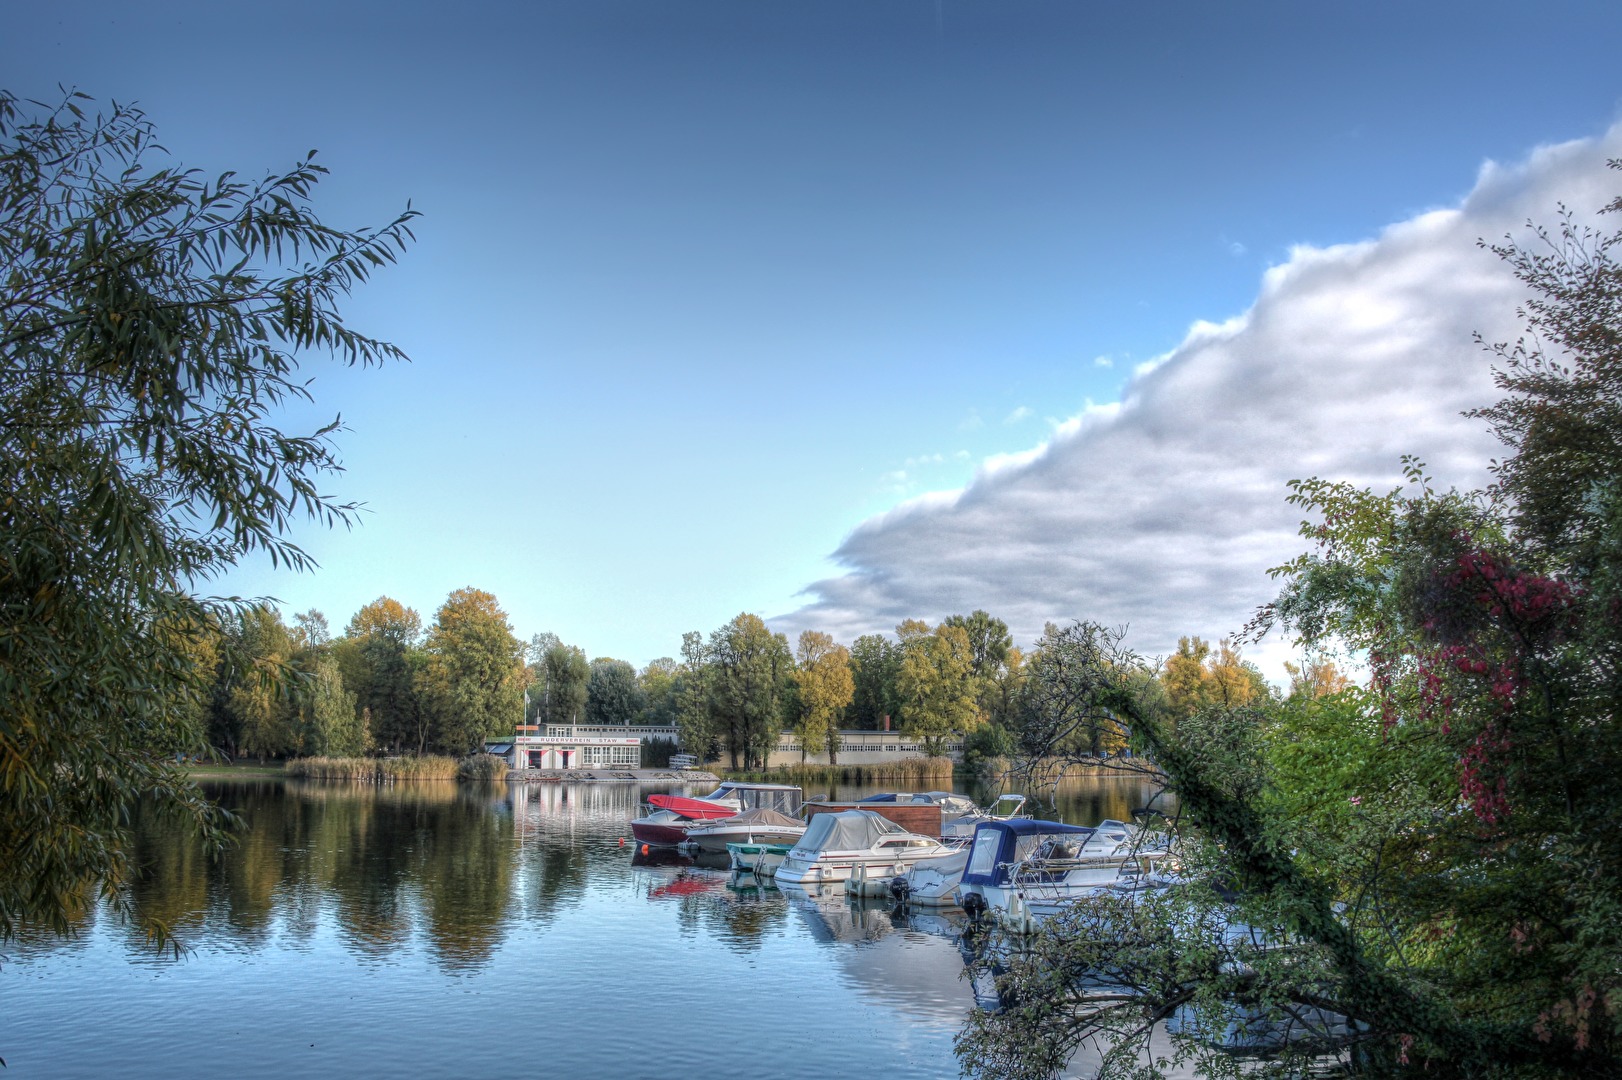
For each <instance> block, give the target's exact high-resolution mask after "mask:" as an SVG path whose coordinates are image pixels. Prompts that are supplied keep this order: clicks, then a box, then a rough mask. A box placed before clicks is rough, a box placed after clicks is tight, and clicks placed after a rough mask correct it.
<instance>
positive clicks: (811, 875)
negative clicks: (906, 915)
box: [777, 810, 950, 885]
mask: <svg viewBox="0 0 1622 1080" xmlns="http://www.w3.org/2000/svg"><path fill="white" fill-rule="evenodd" d="M949 850H950V849H949V848H947V847H946V846H944V845H943V844H942V843H941V842H940V841H939V840H935V839H933V838H931V837H928V836H919V835H918V834H916V833H909V832H907V831H905V830H904V829H902V828H901V827H900V826H899V825H896V824H895V823H894V822H892V821H889V820H887V819H885V818H882V817H880V816H879V815H878V814H875V813H871V812H869V811H866V810H846V811H843V812H841V813H824V814H817V815H816V816H815V817H813V818H812V819H811V822H810V824H809V826H808V827H807V828H806V830H805V835H804V836H802V837H800V839H799V841H798V842H797V843H796V844H795V845H794V847H793V848H792V849H791V850H790V851H789V853H788V854H787V855H786V856H784V857H783V863H782V865H781V866H779V867H778V868H777V880H778V882H779V883H788V884H791V885H816V884H822V883H826V882H835V883H837V882H842V881H845V880H846V879H848V878H849V877H850V876H851V875H852V874H853V873H857V872H860V874H861V875H862V876H864V877H865V878H871V879H874V880H888V878H890V877H894V876H895V875H897V874H903V873H906V872H907V871H908V870H910V869H911V868H912V865H913V864H914V863H916V862H917V861H918V860H919V859H927V858H931V857H933V856H936V855H944V854H946V853H947V852H948V851H949Z"/></svg>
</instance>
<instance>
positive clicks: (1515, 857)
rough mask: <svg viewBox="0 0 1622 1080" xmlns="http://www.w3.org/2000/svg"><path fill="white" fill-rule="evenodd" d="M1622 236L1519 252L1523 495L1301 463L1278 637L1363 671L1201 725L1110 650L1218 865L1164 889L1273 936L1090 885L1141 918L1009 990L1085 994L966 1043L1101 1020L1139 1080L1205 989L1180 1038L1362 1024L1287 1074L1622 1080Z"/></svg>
mask: <svg viewBox="0 0 1622 1080" xmlns="http://www.w3.org/2000/svg"><path fill="white" fill-rule="evenodd" d="M1613 167H1614V163H1613ZM1607 209H1608V210H1610V211H1615V210H1618V209H1622V203H1618V202H1613V203H1612V204H1611V205H1610V206H1609V207H1608V208H1607ZM1619 241H1622V234H1612V235H1607V236H1601V235H1599V234H1597V233H1595V232H1593V231H1591V230H1589V229H1586V228H1583V227H1580V226H1578V225H1576V224H1575V223H1574V221H1573V219H1571V218H1570V217H1569V216H1567V217H1562V219H1561V223H1560V226H1559V228H1558V230H1557V232H1556V234H1550V233H1545V232H1543V231H1534V233H1533V239H1532V242H1531V246H1530V247H1529V248H1523V247H1521V246H1519V245H1516V244H1514V243H1510V244H1506V245H1503V246H1500V247H1498V248H1497V249H1495V250H1497V251H1498V253H1499V254H1500V255H1502V256H1503V257H1504V258H1505V259H1506V260H1507V261H1508V262H1509V263H1510V265H1511V266H1512V267H1513V268H1514V270H1515V272H1516V273H1517V274H1518V275H1519V276H1520V278H1521V280H1522V281H1523V282H1524V283H1525V284H1526V285H1527V286H1528V288H1529V290H1530V294H1531V299H1530V300H1529V302H1528V304H1527V306H1526V308H1525V310H1524V314H1525V317H1526V321H1527V324H1528V337H1527V338H1525V339H1523V340H1522V341H1521V342H1519V343H1516V344H1513V345H1505V344H1501V345H1494V346H1491V347H1490V348H1491V350H1492V353H1493V355H1494V356H1495V358H1496V359H1497V361H1498V362H1499V363H1500V365H1502V366H1500V367H1499V368H1498V370H1497V376H1498V381H1499V386H1500V387H1501V388H1502V389H1503V390H1504V391H1505V392H1506V395H1507V396H1506V397H1505V398H1504V399H1503V400H1502V401H1500V402H1499V403H1498V404H1497V405H1495V406H1493V407H1492V408H1490V409H1486V410H1482V411H1481V412H1480V413H1479V414H1478V415H1480V416H1481V417H1483V418H1485V419H1487V420H1488V421H1489V422H1490V423H1491V424H1492V425H1493V427H1494V430H1495V431H1496V432H1497V433H1498V434H1499V435H1500V437H1501V438H1503V439H1504V440H1505V442H1506V444H1507V445H1508V447H1509V449H1510V451H1511V453H1510V455H1509V456H1508V457H1507V458H1506V459H1505V460H1504V461H1503V462H1502V463H1501V464H1500V465H1499V466H1498V467H1497V469H1498V483H1497V484H1496V485H1495V487H1494V488H1492V489H1489V490H1488V491H1485V492H1473V493H1460V492H1454V491H1437V490H1435V489H1434V488H1433V486H1432V484H1431V482H1430V480H1429V479H1428V478H1427V477H1426V476H1425V474H1424V471H1423V467H1422V466H1421V465H1420V464H1419V463H1418V462H1415V461H1411V460H1409V461H1406V462H1405V463H1404V467H1405V474H1406V483H1405V484H1404V485H1403V486H1402V487H1400V488H1397V489H1396V490H1393V491H1389V492H1385V493H1378V492H1375V491H1372V490H1368V489H1363V488H1357V487H1355V486H1353V485H1350V484H1346V483H1342V482H1334V481H1325V480H1321V479H1310V480H1303V481H1298V482H1295V483H1293V484H1292V485H1291V487H1292V489H1293V494H1292V496H1291V497H1292V501H1294V502H1295V503H1296V504H1297V505H1298V506H1300V507H1301V508H1302V509H1303V510H1304V511H1305V512H1306V513H1307V514H1308V520H1307V521H1306V522H1305V523H1304V524H1303V527H1302V533H1303V536H1304V537H1305V538H1306V539H1307V540H1308V541H1309V542H1310V543H1311V545H1312V547H1311V549H1310V550H1308V551H1307V552H1305V553H1303V554H1302V555H1301V556H1300V557H1298V558H1297V559H1294V560H1292V561H1291V562H1289V563H1288V564H1286V565H1284V566H1282V567H1279V568H1277V570H1276V571H1275V573H1276V574H1277V575H1278V576H1279V577H1281V578H1282V579H1283V588H1282V591H1281V593H1280V595H1279V598H1278V600H1277V601H1276V602H1275V603H1274V604H1273V605H1270V606H1269V608H1267V609H1265V610H1264V612H1262V613H1261V614H1260V616H1259V617H1258V620H1257V622H1256V624H1255V625H1254V626H1253V628H1252V629H1253V631H1261V630H1265V629H1266V628H1269V627H1282V628H1285V629H1288V630H1290V631H1292V632H1294V634H1295V635H1296V636H1297V637H1298V638H1299V639H1300V640H1301V641H1302V643H1303V644H1304V645H1306V646H1307V647H1308V648H1309V649H1320V648H1326V647H1350V648H1351V649H1354V650H1357V651H1359V652H1361V653H1362V654H1363V655H1365V656H1366V657H1367V663H1368V669H1369V672H1370V679H1369V684H1368V686H1367V687H1366V688H1362V689H1357V688H1343V689H1340V690H1338V691H1332V692H1327V693H1325V692H1319V691H1320V689H1331V688H1330V687H1322V688H1316V687H1309V688H1304V689H1303V690H1302V692H1298V693H1294V694H1291V695H1290V696H1289V697H1288V698H1287V699H1284V700H1282V701H1266V700H1264V701H1262V702H1260V707H1255V706H1252V707H1240V708H1234V707H1232V706H1230V705H1207V706H1206V707H1205V708H1202V709H1198V710H1196V711H1194V712H1192V713H1190V714H1188V715H1187V716H1185V717H1184V718H1183V719H1181V720H1179V721H1178V723H1177V724H1176V726H1175V728H1174V727H1173V726H1172V725H1170V724H1169V723H1167V722H1166V718H1165V717H1163V716H1159V715H1157V714H1156V712H1155V710H1154V709H1152V708H1147V707H1145V705H1144V700H1145V699H1144V697H1143V695H1142V694H1141V693H1139V692H1136V691H1134V689H1133V687H1132V685H1131V680H1130V678H1129V677H1128V674H1127V672H1128V669H1129V667H1130V666H1131V664H1132V663H1133V662H1134V661H1133V658H1130V657H1127V656H1124V655H1120V654H1117V655H1114V656H1110V655H1107V654H1106V655H1101V657H1100V662H1099V663H1098V664H1097V665H1095V671H1096V682H1095V686H1096V690H1095V693H1094V695H1093V698H1092V705H1091V707H1092V709H1093V710H1094V711H1095V712H1097V713H1099V714H1101V715H1102V714H1104V713H1108V714H1109V715H1112V716H1115V717H1117V718H1119V719H1120V720H1122V721H1124V722H1125V723H1126V725H1127V727H1128V728H1129V730H1130V731H1131V734H1132V738H1133V740H1134V743H1135V744H1136V746H1137V747H1138V748H1139V749H1141V750H1143V751H1145V752H1146V753H1147V754H1148V755H1149V756H1150V757H1151V758H1152V760H1153V761H1154V763H1155V764H1156V765H1157V766H1158V767H1159V768H1160V769H1161V770H1163V772H1164V775H1165V778H1166V782H1167V784H1168V786H1169V788H1170V789H1171V790H1172V791H1174V792H1175V794H1176V795H1177V797H1178V805H1179V807H1180V810H1179V818H1178V821H1177V825H1178V827H1179V830H1180V832H1181V833H1182V835H1183V836H1184V838H1185V840H1186V841H1187V843H1188V846H1187V848H1186V851H1187V852H1188V853H1189V856H1190V861H1189V865H1190V867H1191V869H1193V870H1194V871H1195V873H1196V876H1197V877H1198V878H1199V880H1200V881H1202V882H1203V883H1204V884H1203V885H1200V886H1197V887H1196V888H1194V889H1190V890H1172V891H1171V892H1169V893H1167V894H1165V895H1166V896H1168V897H1176V898H1178V900H1177V902H1178V903H1180V904H1182V905H1183V907H1184V909H1185V911H1189V912H1192V913H1194V914H1199V915H1202V916H1216V915H1219V914H1224V913H1225V914H1226V916H1227V917H1228V919H1229V921H1230V922H1232V921H1235V920H1237V921H1241V922H1243V923H1245V924H1247V925H1250V926H1252V927H1256V928H1259V929H1260V931H1261V933H1262V939H1263V940H1262V945H1263V946H1264V947H1262V948H1260V949H1257V950H1253V951H1252V952H1251V953H1250V954H1249V955H1244V956H1236V957H1231V958H1230V961H1231V962H1224V963H1222V964H1219V965H1216V966H1214V967H1212V966H1206V967H1204V968H1203V969H1200V968H1192V967H1190V966H1189V964H1188V962H1187V961H1188V959H1189V958H1190V957H1191V956H1192V957H1201V956H1208V955H1212V954H1213V953H1214V952H1220V951H1221V949H1222V947H1223V942H1222V941H1221V940H1220V939H1219V938H1218V937H1216V936H1213V935H1212V934H1211V933H1210V932H1200V931H1198V930H1194V929H1185V930H1183V931H1180V932H1178V933H1174V934H1169V936H1168V933H1169V929H1170V928H1171V927H1172V926H1173V922H1172V920H1173V918H1174V915H1173V913H1171V912H1169V911H1159V912H1157V911H1156V910H1155V908H1156V906H1157V904H1159V901H1158V900H1153V901H1151V902H1149V903H1146V904H1144V905H1140V906H1139V907H1138V908H1136V909H1134V910H1133V911H1131V912H1120V911H1117V912H1114V913H1111V912H1109V911H1108V910H1106V909H1107V907H1108V904H1106V903H1104V902H1102V901H1100V902H1098V903H1090V904H1085V905H1079V906H1078V909H1077V913H1076V918H1077V919H1087V918H1095V919H1103V918H1110V919H1113V920H1114V921H1113V922H1111V923H1110V924H1109V925H1110V926H1111V928H1112V931H1118V930H1120V929H1121V928H1122V927H1127V926H1130V927H1131V929H1130V931H1129V932H1125V933H1120V932H1112V934H1111V935H1109V936H1107V937H1103V938H1100V937H1099V936H1098V935H1096V934H1095V935H1093V937H1092V938H1091V939H1084V938H1083V937H1082V936H1081V935H1079V934H1078V933H1077V930H1078V929H1079V924H1073V925H1071V926H1070V927H1068V929H1067V928H1066V927H1058V928H1056V929H1055V932H1054V934H1052V935H1050V936H1049V937H1048V938H1047V939H1046V940H1045V941H1044V942H1043V943H1042V944H1041V945H1040V946H1039V947H1040V948H1043V949H1048V950H1051V953H1050V963H1048V964H1047V965H1045V966H1044V967H1041V968H1036V967H1030V968H1026V967H1021V968H1020V969H1019V970H1017V971H1013V972H1010V973H1009V974H1008V977H1007V978H1006V979H1005V981H1004V984H1003V988H1004V989H1005V991H1007V992H1008V993H1009V994H1010V995H1014V996H1015V997H1018V998H1019V999H1020V1000H1030V996H1029V995H1032V994H1035V993H1038V992H1040V991H1041V990H1042V989H1043V988H1046V990H1047V991H1048V992H1050V993H1051V990H1052V988H1053V987H1054V986H1056V985H1059V986H1063V987H1064V991H1063V992H1062V993H1061V994H1059V995H1058V997H1057V1000H1056V1002H1055V1003H1054V1006H1053V1007H1052V1008H1047V1009H1043V1010H1039V1011H1037V1012H1032V1011H1026V1012H1023V1013H1022V1012H1020V1011H1019V1010H1004V1011H1003V1012H1001V1013H997V1014H989V1013H987V1014H977V1017H976V1020H975V1023H974V1025H973V1026H972V1027H971V1029H970V1030H969V1031H968V1032H967V1033H966V1034H965V1036H964V1038H963V1040H962V1042H961V1044H960V1045H961V1049H962V1051H963V1053H964V1055H965V1061H967V1062H969V1063H970V1064H971V1065H974V1066H975V1067H976V1068H978V1069H980V1070H981V1071H982V1072H984V1073H986V1074H987V1075H999V1076H1020V1075H1031V1074H1032V1073H1033V1072H1034V1071H1036V1070H1039V1069H1041V1068H1043V1067H1045V1066H1046V1065H1051V1064H1052V1063H1053V1062H1054V1061H1055V1060H1062V1058H1063V1057H1064V1056H1066V1055H1067V1054H1068V1052H1069V1051H1070V1050H1073V1049H1075V1048H1076V1047H1077V1046H1078V1045H1080V1042H1079V1041H1078V1040H1085V1039H1088V1038H1092V1037H1098V1038H1101V1039H1103V1040H1105V1042H1106V1043H1107V1044H1108V1045H1109V1049H1108V1051H1107V1053H1108V1054H1109V1055H1114V1056H1113V1057H1110V1058H1109V1062H1107V1063H1106V1064H1109V1063H1110V1062H1113V1063H1114V1067H1118V1068H1119V1073H1118V1074H1119V1075H1129V1074H1130V1075H1142V1072H1141V1071H1140V1072H1132V1071H1131V1070H1132V1069H1134V1068H1138V1067H1139V1066H1141V1064H1142V1058H1141V1057H1140V1056H1138V1055H1139V1054H1140V1053H1141V1051H1142V1050H1143V1049H1144V1047H1145V1046H1146V1040H1147V1037H1148V1032H1149V1031H1150V1030H1152V1028H1153V1025H1154V1024H1155V1023H1157V1022H1159V1021H1163V1020H1166V1019H1169V1018H1171V1017H1174V1016H1177V1015H1183V1013H1181V1012H1180V1011H1181V1010H1193V1013H1192V1014H1187V1015H1192V1016H1193V1017H1194V1019H1195V1020H1196V1021H1198V1020H1199V1019H1200V1018H1201V1017H1203V1018H1204V1021H1205V1022H1204V1023H1203V1026H1202V1024H1201V1023H1198V1022H1196V1023H1194V1024H1192V1026H1190V1027H1185V1028H1184V1029H1183V1034H1182V1035H1181V1036H1179V1040H1178V1042H1179V1046H1180V1047H1181V1049H1182V1050H1183V1051H1184V1052H1186V1053H1187V1054H1190V1055H1195V1054H1198V1053H1199V1052H1200V1051H1199V1049H1198V1047H1199V1043H1198V1037H1204V1038H1207V1039H1211V1040H1215V1041H1220V1040H1221V1038H1222V1037H1223V1030H1224V1029H1223V1025H1222V1021H1223V1019H1224V1018H1226V1019H1227V1020H1230V1021H1231V1020H1232V1019H1233V1018H1234V1017H1236V1016H1240V1017H1248V1016H1256V1015H1257V1014H1258V1013H1260V1014H1262V1015H1271V1016H1274V1017H1277V1016H1281V1015H1284V1014H1285V1013H1287V1012H1290V1011H1291V1010H1294V1011H1295V1012H1296V1013H1297V1014H1298V1015H1299V1014H1301V1013H1302V1012H1303V1011H1304V1010H1318V1013H1317V1014H1316V1015H1318V1016H1319V1017H1322V1016H1324V1015H1328V1014H1333V1015H1334V1016H1338V1017H1341V1018H1344V1019H1346V1020H1347V1021H1348V1022H1349V1023H1348V1024H1347V1026H1345V1027H1343V1028H1341V1029H1340V1030H1339V1032H1338V1035H1339V1038H1338V1039H1336V1040H1332V1041H1328V1042H1326V1041H1324V1040H1322V1039H1319V1040H1318V1041H1316V1042H1307V1043H1304V1044H1301V1045H1299V1046H1296V1047H1292V1048H1289V1049H1287V1050H1285V1051H1284V1054H1283V1057H1282V1058H1279V1059H1275V1060H1274V1061H1272V1062H1271V1063H1269V1064H1268V1066H1267V1067H1268V1068H1270V1069H1272V1070H1274V1071H1276V1072H1287V1071H1291V1070H1293V1071H1294V1072H1295V1073H1296V1074H1299V1073H1300V1072H1302V1071H1303V1070H1305V1069H1306V1068H1308V1067H1312V1068H1319V1069H1321V1068H1322V1067H1323V1066H1324V1065H1325V1064H1326V1063H1328V1058H1326V1057H1325V1055H1328V1056H1329V1057H1333V1058H1338V1064H1339V1066H1340V1068H1342V1069H1343V1070H1346V1071H1351V1072H1356V1073H1360V1074H1368V1075H1391V1074H1395V1073H1399V1072H1402V1073H1408V1072H1411V1073H1413V1074H1414V1075H1420V1074H1423V1075H1425V1076H1435V1077H1499V1078H1511V1077H1513V1078H1522V1077H1527V1078H1532V1077H1539V1078H1541V1077H1555V1076H1575V1075H1586V1076H1613V1075H1617V1074H1618V1073H1619V1072H1622V1061H1619V1049H1622V1044H1619V1041H1618V1040H1619V1034H1622V1032H1619V1030H1618V1022H1619V1017H1622V975H1619V974H1618V972H1619V970H1622V969H1619V967H1618V964H1617V959H1618V957H1619V956H1622V920H1619V919H1618V917H1617V916H1618V913H1619V912H1622V880H1619V872H1622V834H1619V833H1618V831H1617V829H1616V828H1615V824H1614V823H1615V821H1616V819H1617V816H1618V814H1619V813H1622V789H1619V787H1618V785H1617V784H1616V780H1615V778H1616V775H1617V773H1618V772H1619V771H1622V729H1619V727H1618V724H1617V703H1618V702H1619V701H1622V619H1619V618H1618V612H1619V611H1622V498H1619V496H1618V488H1617V483H1616V477H1618V476H1622V349H1619V347H1618V343H1619V341H1622V306H1619V297H1622V291H1619V284H1618V283H1619V281H1622V274H1619V271H1618V268H1617V267H1616V265H1615V264H1614V262H1613V261H1612V252H1613V250H1614V248H1615V245H1616V244H1617V243H1618V242H1619ZM1192 651H1193V650H1190V652H1191V653H1192ZM1217 885H1220V886H1221V888H1220V890H1218V889H1217V888H1215V887H1214V886H1217ZM1201 889H1203V890H1204V891H1203V893H1202V892H1200V890H1201ZM1167 902H1168V903H1169V902H1170V901H1169V900H1168V901H1167ZM1124 920H1130V921H1124ZM1156 941H1169V942H1170V943H1171V944H1172V945H1174V946H1175V947H1174V948H1171V949H1167V950H1163V951H1162V952H1160V953H1156V952H1155V950H1154V948H1153V945H1154V943H1155V942H1156ZM1064 965H1071V966H1069V967H1065V966H1064ZM1055 971H1060V972H1071V973H1074V974H1075V975H1076V976H1077V977H1075V978H1072V979H1070V980H1069V981H1064V980H1065V976H1064V975H1062V974H1061V975H1060V976H1058V977H1057V980H1058V981H1056V976H1055V974H1054V972H1055ZM1101 971H1102V972H1110V973H1121V972H1127V973H1129V974H1128V977H1126V978H1124V979H1122V980H1119V981H1120V982H1121V983H1124V984H1126V985H1125V986H1124V988H1123V987H1117V989H1125V990H1129V991H1130V993H1125V992H1122V993H1113V992H1112V993H1110V994H1107V995H1106V994H1099V993H1094V992H1093V990H1092V989H1090V987H1092V988H1096V987H1097V985H1098V984H1097V980H1096V974H1097V973H1098V972H1101ZM1083 973H1091V974H1083ZM1236 974H1242V975H1244V978H1243V979H1238V980H1236V979H1235V978H1234V976H1235V975H1236ZM1088 978H1092V979H1093V981H1092V982H1088V981H1087V980H1088ZM1320 1027H1322V1025H1320ZM1328 1033H1329V1032H1328V1031H1327V1029H1324V1030H1321V1031H1320V1034H1328ZM1111 1040H1113V1042H1111ZM1056 1055H1057V1058H1056ZM1315 1058H1316V1059H1318V1060H1315V1061H1313V1060H1308V1059H1315ZM1204 1064H1205V1067H1207V1068H1208V1069H1210V1070H1211V1071H1213V1072H1220V1071H1224V1070H1226V1071H1229V1072H1233V1071H1237V1066H1234V1065H1232V1064H1229V1065H1226V1066H1224V1065H1223V1064H1222V1062H1221V1061H1220V1060H1219V1059H1216V1058H1211V1057H1209V1056H1207V1057H1206V1060H1205V1062H1204Z"/></svg>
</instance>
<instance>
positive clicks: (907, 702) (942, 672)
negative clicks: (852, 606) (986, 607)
mask: <svg viewBox="0 0 1622 1080" xmlns="http://www.w3.org/2000/svg"><path fill="white" fill-rule="evenodd" d="M896 636H897V637H899V638H900V639H901V646H900V650H901V663H900V667H899V670H898V672H897V677H896V691H897V695H898V697H899V699H900V703H901V730H902V731H903V732H904V733H905V734H906V735H907V736H908V737H909V738H912V739H916V740H917V741H918V743H919V745H920V747H921V749H922V750H923V751H924V753H925V754H927V755H928V756H930V757H942V756H944V755H945V753H946V743H947V740H948V739H950V738H951V737H952V736H953V735H954V734H962V733H964V732H966V731H968V730H969V729H970V728H972V727H974V725H975V724H976V723H977V722H978V721H979V704H978V701H979V692H980V682H979V680H978V679H977V678H976V676H975V671H974V654H973V651H972V650H971V647H970V643H969V635H968V634H967V633H966V632H965V631H964V629H963V628H962V627H961V626H951V625H948V624H946V623H942V624H941V625H939V626H937V627H935V628H934V629H933V630H931V629H930V628H929V626H928V624H926V623H923V622H921V621H919V620H917V619H908V620H906V621H904V622H902V623H901V625H899V626H897V627H896Z"/></svg>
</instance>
